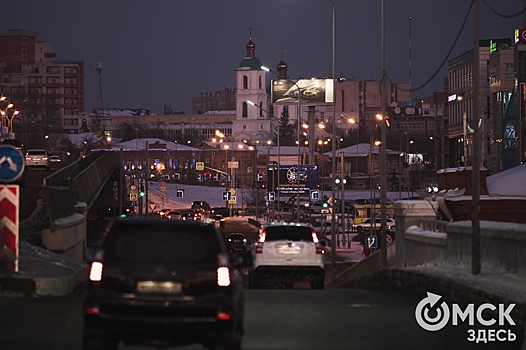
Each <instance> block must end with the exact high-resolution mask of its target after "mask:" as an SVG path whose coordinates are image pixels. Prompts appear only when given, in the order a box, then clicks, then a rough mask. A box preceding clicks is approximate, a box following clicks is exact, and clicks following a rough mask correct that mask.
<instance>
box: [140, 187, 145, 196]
mask: <svg viewBox="0 0 526 350" xmlns="http://www.w3.org/2000/svg"><path fill="white" fill-rule="evenodd" d="M139 196H141V197H144V185H141V190H140V191H139Z"/></svg>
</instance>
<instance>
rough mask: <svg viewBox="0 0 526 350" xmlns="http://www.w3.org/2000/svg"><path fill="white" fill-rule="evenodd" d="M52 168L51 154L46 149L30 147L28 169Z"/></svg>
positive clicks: (27, 157)
mask: <svg viewBox="0 0 526 350" xmlns="http://www.w3.org/2000/svg"><path fill="white" fill-rule="evenodd" d="M39 167H40V168H45V169H46V170H49V169H50V164H49V155H48V153H47V151H46V150H45V149H29V150H27V153H26V170H28V169H29V168H39Z"/></svg>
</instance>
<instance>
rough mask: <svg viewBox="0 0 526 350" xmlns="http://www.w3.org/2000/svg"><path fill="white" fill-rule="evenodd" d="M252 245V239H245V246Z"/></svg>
mask: <svg viewBox="0 0 526 350" xmlns="http://www.w3.org/2000/svg"><path fill="white" fill-rule="evenodd" d="M251 246H252V241H251V240H250V239H247V240H246V241H245V247H251Z"/></svg>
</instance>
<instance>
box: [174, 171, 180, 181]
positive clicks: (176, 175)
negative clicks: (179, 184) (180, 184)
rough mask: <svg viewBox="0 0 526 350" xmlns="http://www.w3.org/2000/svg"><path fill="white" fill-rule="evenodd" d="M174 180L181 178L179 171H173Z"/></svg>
mask: <svg viewBox="0 0 526 350" xmlns="http://www.w3.org/2000/svg"><path fill="white" fill-rule="evenodd" d="M174 180H181V173H180V172H177V173H174Z"/></svg>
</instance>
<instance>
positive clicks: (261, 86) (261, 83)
mask: <svg viewBox="0 0 526 350" xmlns="http://www.w3.org/2000/svg"><path fill="white" fill-rule="evenodd" d="M262 78H263V77H262V76H261V75H260V76H259V88H260V89H263V82H262V80H261V79H262Z"/></svg>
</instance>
